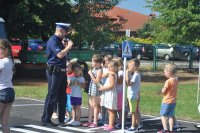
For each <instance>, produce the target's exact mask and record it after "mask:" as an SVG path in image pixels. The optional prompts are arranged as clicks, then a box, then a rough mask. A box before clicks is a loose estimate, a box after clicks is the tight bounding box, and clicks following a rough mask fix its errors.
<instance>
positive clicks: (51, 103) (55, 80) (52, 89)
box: [42, 70, 67, 123]
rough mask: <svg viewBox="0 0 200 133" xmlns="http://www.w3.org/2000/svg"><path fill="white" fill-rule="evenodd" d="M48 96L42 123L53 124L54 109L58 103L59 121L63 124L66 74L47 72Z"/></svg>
mask: <svg viewBox="0 0 200 133" xmlns="http://www.w3.org/2000/svg"><path fill="white" fill-rule="evenodd" d="M46 75H47V80H48V94H47V96H46V100H45V105H44V112H43V116H42V122H45V123H48V122H51V116H52V114H53V110H54V107H55V106H56V105H57V103H58V111H59V113H58V121H59V122H61V123H63V122H64V119H65V110H66V85H67V82H66V72H49V71H48V70H47V71H46Z"/></svg>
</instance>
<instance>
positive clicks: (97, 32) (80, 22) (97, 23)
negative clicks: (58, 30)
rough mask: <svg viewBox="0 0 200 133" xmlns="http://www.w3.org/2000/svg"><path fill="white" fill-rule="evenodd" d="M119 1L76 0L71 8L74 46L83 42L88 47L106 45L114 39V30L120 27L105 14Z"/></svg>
mask: <svg viewBox="0 0 200 133" xmlns="http://www.w3.org/2000/svg"><path fill="white" fill-rule="evenodd" d="M118 2H119V0H115V1H95V0H93V1H92V0H84V1H83V0H78V1H77V4H76V5H75V6H74V7H73V12H74V15H73V22H72V23H73V27H74V29H75V31H76V33H75V34H74V36H73V37H74V40H75V41H76V43H75V44H78V45H79V46H80V44H81V43H82V42H84V41H86V42H88V43H89V45H91V44H92V43H94V45H95V47H99V46H101V45H104V44H108V43H111V42H113V41H114V39H115V33H114V31H115V30H118V29H119V28H120V27H121V25H120V24H116V23H114V22H113V21H112V20H111V19H110V18H109V17H108V16H107V15H106V14H105V12H106V11H107V10H109V9H111V8H112V7H113V6H114V5H116V4H117V3H118Z"/></svg>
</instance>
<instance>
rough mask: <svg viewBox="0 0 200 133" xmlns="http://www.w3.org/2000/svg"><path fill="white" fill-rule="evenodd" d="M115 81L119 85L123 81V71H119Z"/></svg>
mask: <svg viewBox="0 0 200 133" xmlns="http://www.w3.org/2000/svg"><path fill="white" fill-rule="evenodd" d="M117 83H118V84H120V85H121V84H122V83H123V71H122V72H120V73H119V75H118V79H117Z"/></svg>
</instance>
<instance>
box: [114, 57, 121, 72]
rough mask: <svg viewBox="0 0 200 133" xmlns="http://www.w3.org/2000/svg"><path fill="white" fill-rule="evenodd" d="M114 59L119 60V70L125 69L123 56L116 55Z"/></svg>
mask: <svg viewBox="0 0 200 133" xmlns="http://www.w3.org/2000/svg"><path fill="white" fill-rule="evenodd" d="M113 60H115V61H117V63H118V70H121V69H123V61H122V58H121V57H114V58H113Z"/></svg>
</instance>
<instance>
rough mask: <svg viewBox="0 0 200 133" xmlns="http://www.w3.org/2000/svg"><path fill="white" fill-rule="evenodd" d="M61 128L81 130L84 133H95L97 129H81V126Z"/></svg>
mask: <svg viewBox="0 0 200 133" xmlns="http://www.w3.org/2000/svg"><path fill="white" fill-rule="evenodd" d="M61 128H64V129H69V130H74V131H79V132H82V133H94V132H95V131H91V130H88V129H80V128H76V127H61ZM91 129H92V128H91Z"/></svg>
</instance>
